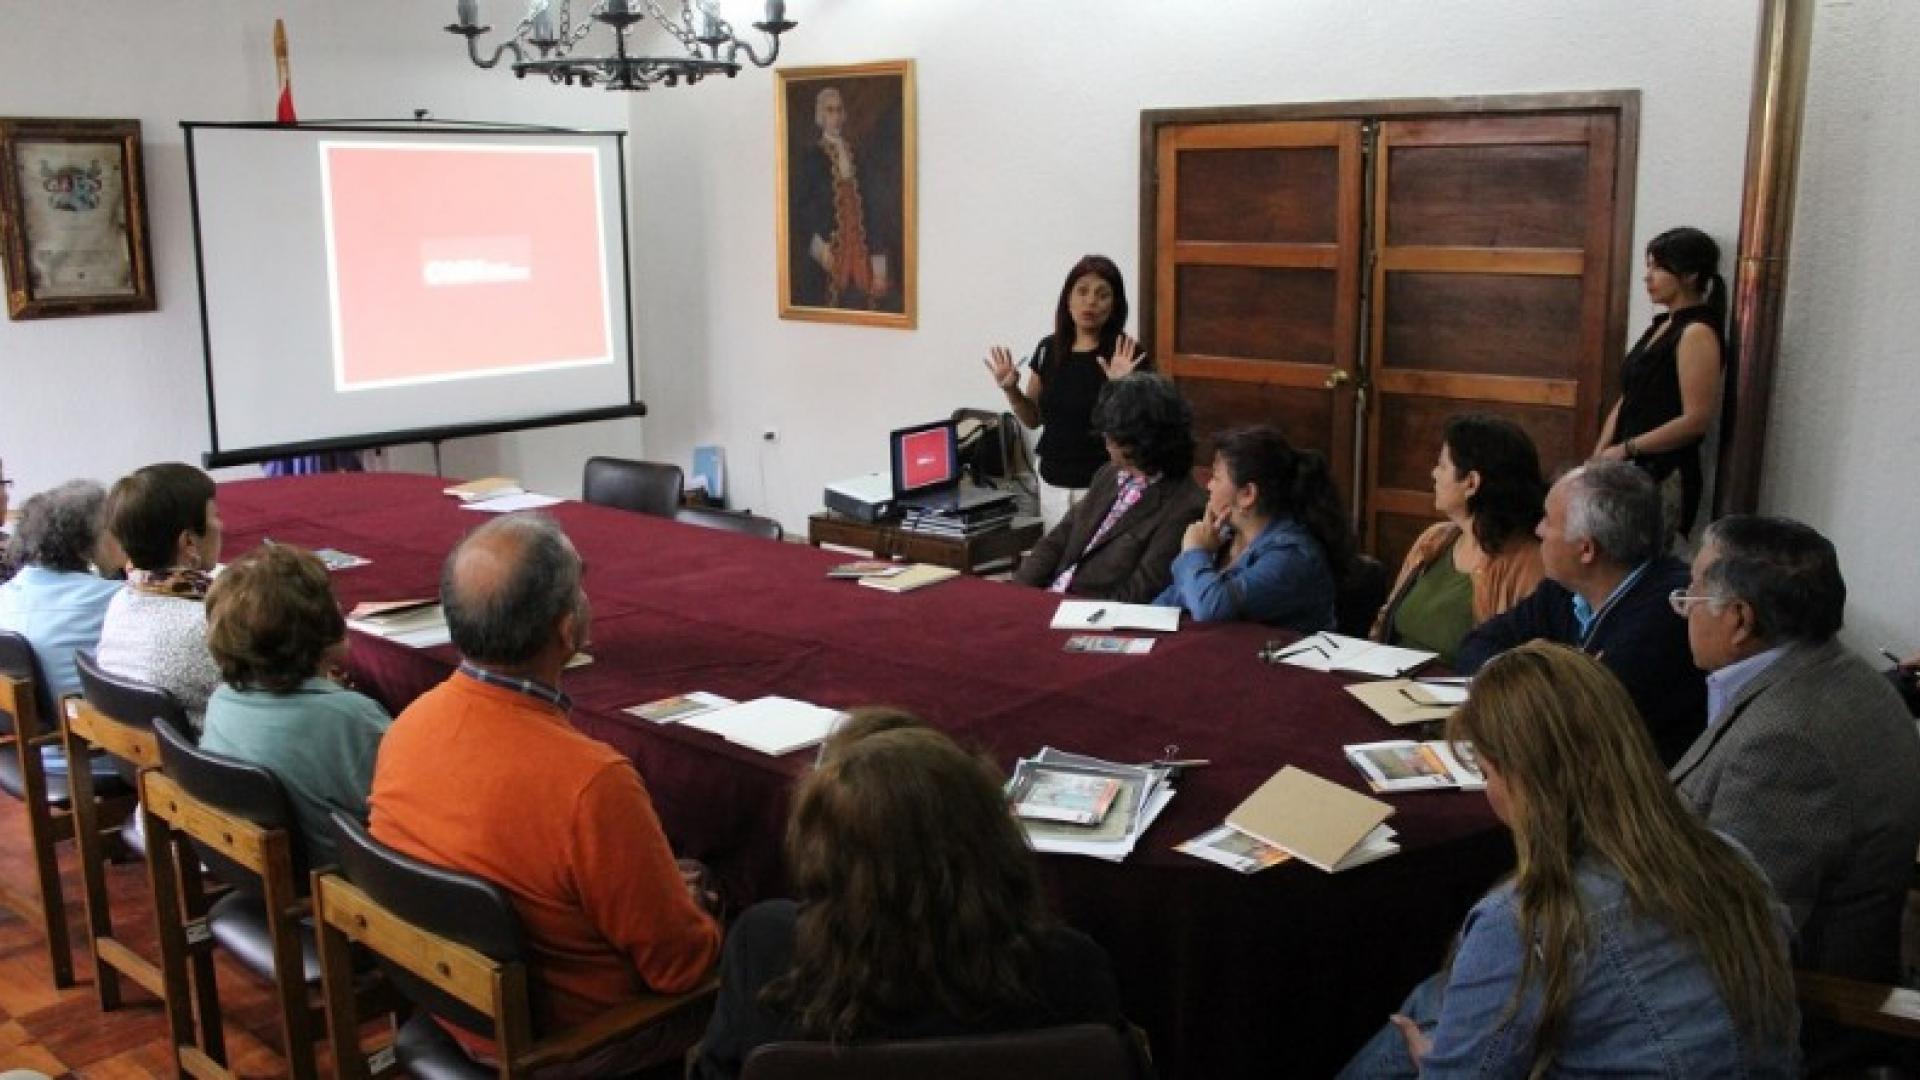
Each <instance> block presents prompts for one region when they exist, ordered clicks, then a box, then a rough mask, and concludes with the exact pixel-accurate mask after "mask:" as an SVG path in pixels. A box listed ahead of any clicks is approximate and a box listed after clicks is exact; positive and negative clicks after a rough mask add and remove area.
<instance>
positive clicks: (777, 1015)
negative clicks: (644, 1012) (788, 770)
mask: <svg viewBox="0 0 1920 1080" xmlns="http://www.w3.org/2000/svg"><path fill="white" fill-rule="evenodd" d="M1001 779H1002V778H1001V777H1000V775H999V774H998V771H997V770H996V769H995V768H994V767H993V766H992V765H990V764H988V763H987V762H985V761H983V760H982V759H980V758H977V757H975V756H973V755H971V754H968V753H966V752H965V751H963V750H961V749H960V748H959V747H957V746H955V745H954V744H953V742H952V740H950V739H948V738H947V737H946V736H944V735H942V734H940V733H939V732H937V731H933V730H931V729H928V728H923V727H911V726H909V727H901V728H894V729H891V730H877V731H872V732H871V733H869V734H866V735H865V736H864V737H861V738H858V739H856V740H853V741H851V742H848V743H846V744H845V745H841V746H836V747H835V749H834V752H833V753H831V754H829V755H827V758H826V760H825V761H823V762H822V763H821V764H820V766H819V768H817V769H816V770H815V771H814V772H813V773H812V774H810V775H809V776H808V777H807V778H806V779H805V780H803V781H802V782H801V784H800V787H799V790H798V791H797V792H796V793H795V795H794V801H793V811H792V815H791V817H790V818H789V819H788V823H787V838H786V852H787V869H788V873H789V875H790V876H791V879H792V881H793V884H794V887H795V890H796V892H797V894H798V899H797V901H796V900H771V901H767V902H765V903H761V904H757V905H755V906H754V907H751V908H749V909H747V911H746V912H745V913H743V914H742V915H741V916H740V919H739V920H738V921H737V922H736V923H735V924H734V926H733V928H732V930H731V931H730V932H729V933H728V935H727V944H726V950H725V953H724V955H723V956H722V957H721V961H720V999H719V1001H718V1003H717V1004H716V1005H715V1008H714V1013H713V1020H712V1022H711V1024H710V1025H709V1026H708V1028H707V1035H706V1038H705V1040H704V1041H703V1042H702V1044H701V1047H700V1051H699V1054H698V1058H697V1060H696V1063H695V1067H694V1069H693V1075H694V1076H696V1077H701V1078H706V1080H713V1078H720V1077H733V1076H738V1075H739V1073H740V1069H741V1068H742V1066H743V1065H744V1063H745V1062H746V1059H747V1056H748V1055H749V1054H750V1053H752V1051H753V1050H754V1048H755V1047H758V1046H761V1045H763V1044H765V1043H769V1042H776V1041H783V1040H795V1039H799V1040H809V1041H825V1042H838V1043H845V1042H853V1041H857V1040H862V1039H911V1038H922V1037H932V1036H939V1035H957V1034H974V1033H990V1032H995V1031H1011V1030H1016V1029H1022V1028H1033V1027H1049V1026H1054V1025H1059V1024H1072V1023H1088V1022H1093V1023H1105V1024H1113V1025H1115V1026H1119V1025H1121V1024H1123V1023H1124V1021H1123V1020H1122V1018H1121V1015H1120V1005H1119V996H1118V992H1117V991H1116V989H1115V986H1114V981H1113V971H1112V968H1111V966H1110V964H1109V962H1108V960H1107V956H1106V953H1105V952H1103V951H1102V950H1101V948H1100V947H1099V946H1098V945H1095V944H1094V943H1093V942H1092V941H1091V940H1090V939H1088V938H1087V937H1086V936H1085V935H1083V934H1080V933H1078V932H1077V931H1074V930H1070V929H1067V928H1066V927H1063V926H1060V925H1059V924H1057V923H1056V922H1055V921H1054V920H1053V918H1052V917H1051V916H1050V915H1049V914H1048V912H1047V910H1046V905H1045V901H1044V899H1043V896H1042V890H1041V886H1040V878H1039V868H1038V866H1037V864H1036V863H1035V860H1034V857H1033V853H1032V852H1031V851H1030V850H1028V848H1027V846H1026V841H1025V840H1024V839H1023V838H1022V836H1021V834H1020V829H1019V827H1018V825H1016V824H1015V822H1014V820H1013V818H1012V816H1011V815H1010V814H1009V813H1008V812H1007V808H1006V803H1005V800H1004V798H1003V796H1002V794H1001Z"/></svg>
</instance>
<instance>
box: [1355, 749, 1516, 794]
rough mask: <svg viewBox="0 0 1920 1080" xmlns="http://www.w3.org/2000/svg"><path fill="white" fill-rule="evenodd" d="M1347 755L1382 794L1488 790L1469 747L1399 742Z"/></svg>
mask: <svg viewBox="0 0 1920 1080" xmlns="http://www.w3.org/2000/svg"><path fill="white" fill-rule="evenodd" d="M1346 751H1347V760H1348V761H1351V762H1353V766H1354V768H1356V769H1359V770H1360V773H1361V775H1363V776H1365V777H1366V778H1367V786H1368V787H1371V788H1372V789H1373V790H1375V791H1378V792H1381V793H1387V792H1395V791H1427V790H1430V789H1433V788H1459V789H1460V790H1462V791H1484V790H1486V786H1487V778H1486V777H1485V776H1484V775H1482V774H1481V772H1480V761H1479V759H1478V758H1477V757H1475V756H1474V753H1473V747H1472V745H1470V744H1468V743H1450V742H1447V741H1446V740H1445V739H1432V740H1429V741H1427V742H1414V741H1412V740H1411V739H1396V740H1393V741H1390V742H1376V743H1356V744H1354V745H1352V746H1349V747H1347V748H1346Z"/></svg>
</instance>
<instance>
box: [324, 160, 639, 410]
mask: <svg viewBox="0 0 1920 1080" xmlns="http://www.w3.org/2000/svg"><path fill="white" fill-rule="evenodd" d="M320 162H321V176H322V181H321V183H322V198H323V199H324V200H325V207H326V230H327V269H328V286H329V290H330V292H331V294H332V295H331V298H332V303H333V373H334V387H335V389H338V390H367V389H373V388H376V387H386V386H405V385H409V384H414V383H429V382H441V381H445V380H449V379H462V378H470V377H475V376H486V375H508V374H517V373H521V372H528V371H540V370H545V369H549V368H558V367H581V366H586V365H591V364H610V363H612V362H613V360H614V357H613V303H612V297H611V296H609V295H608V284H607V268H606V267H607V264H606V253H605V250H604V248H603V246H602V245H603V240H602V237H603V236H604V235H605V233H604V231H603V228H602V224H603V223H602V221H601V197H600V195H601V193H600V167H599V158H598V155H597V154H596V153H595V152H594V150H593V149H592V148H590V147H575V146H568V147H552V148H543V147H527V146H517V147H500V146H446V145H444V144H441V145H434V146H423V145H417V144H406V143H353V142H323V143H321V144H320Z"/></svg>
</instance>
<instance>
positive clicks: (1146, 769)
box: [1007, 746, 1173, 862]
mask: <svg viewBox="0 0 1920 1080" xmlns="http://www.w3.org/2000/svg"><path fill="white" fill-rule="evenodd" d="M1034 769H1045V770H1070V771H1072V772H1074V773H1076V774H1079V775H1081V776H1086V777H1093V778H1099V777H1110V778H1112V779H1115V780H1117V781H1119V785H1120V786H1119V790H1118V791H1117V792H1115V793H1114V794H1113V796H1112V800H1111V803H1110V804H1109V806H1108V808H1107V809H1106V810H1105V811H1104V812H1103V813H1102V815H1101V816H1100V817H1099V819H1098V820H1097V821H1096V822H1094V823H1092V824H1087V825H1077V824H1073V823H1071V822H1066V821H1045V820H1035V819H1032V818H1029V817H1021V818H1019V819H1018V820H1019V822H1020V827H1021V828H1022V829H1024V830H1025V831H1026V834H1027V843H1028V844H1029V845H1031V846H1032V848H1033V850H1035V851H1044V852H1048V853H1051V854H1055V855H1091V856H1093V857H1094V858H1096V859H1106V860H1108V861H1109V862H1120V861H1122V860H1123V859H1125V858H1126V857H1127V856H1129V855H1131V854H1133V848H1134V845H1135V844H1137V843H1138V842H1139V840H1140V836H1141V834H1142V833H1144V832H1146V831H1147V829H1149V828H1151V827H1152V825H1153V822H1154V819H1155V818H1157V817H1159V816H1160V812H1161V811H1162V810H1165V809H1166V808H1167V803H1169V802H1171V801H1173V788H1172V787H1171V786H1169V785H1168V783H1167V779H1168V777H1169V776H1170V775H1171V773H1170V771H1169V770H1167V769H1165V768H1160V767H1157V766H1145V765H1121V764H1118V763H1116V762H1112V761H1103V760H1101V759H1099V758H1093V757H1086V756H1084V755H1081V754H1069V753H1065V752H1063V751H1060V750H1055V749H1054V748H1053V747H1051V746H1049V747H1044V748H1042V749H1041V751H1040V753H1039V754H1038V755H1037V756H1035V757H1032V758H1022V759H1021V761H1020V763H1019V764H1018V765H1017V766H1015V767H1014V771H1013V778H1012V779H1011V780H1009V781H1008V782H1007V791H1008V795H1009V798H1014V797H1015V796H1016V793H1018V792H1020V791H1022V790H1024V788H1023V783H1024V781H1025V779H1026V774H1027V773H1028V772H1030V771H1031V770H1034Z"/></svg>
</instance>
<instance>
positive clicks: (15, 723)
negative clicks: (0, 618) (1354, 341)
mask: <svg viewBox="0 0 1920 1080" xmlns="http://www.w3.org/2000/svg"><path fill="white" fill-rule="evenodd" d="M0 676H5V677H7V678H10V679H18V680H20V681H21V682H23V683H26V684H27V686H28V692H29V694H31V701H30V704H31V706H32V709H31V711H30V712H28V716H27V718H26V722H25V723H22V722H21V719H20V717H18V716H15V715H14V713H13V712H12V711H10V710H7V709H0V737H4V736H7V735H13V734H16V733H17V734H19V735H20V737H21V738H24V739H33V738H38V737H39V735H40V733H41V732H42V731H44V730H46V728H47V727H49V726H51V725H52V724H54V723H56V720H55V717H56V716H57V715H58V714H57V713H56V712H55V711H54V710H55V708H56V704H55V702H54V700H53V691H52V690H51V689H49V688H48V686H47V679H46V675H45V673H44V672H42V671H41V670H40V657H39V656H38V655H36V654H35V653H34V651H33V646H32V645H31V644H29V643H28V641H27V639H26V638H24V637H21V636H20V635H19V634H16V633H14V632H12V631H11V630H0ZM28 704H29V702H22V703H21V705H22V708H21V710H20V711H22V712H27V711H28V710H27V708H26V706H27V705H28Z"/></svg>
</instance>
